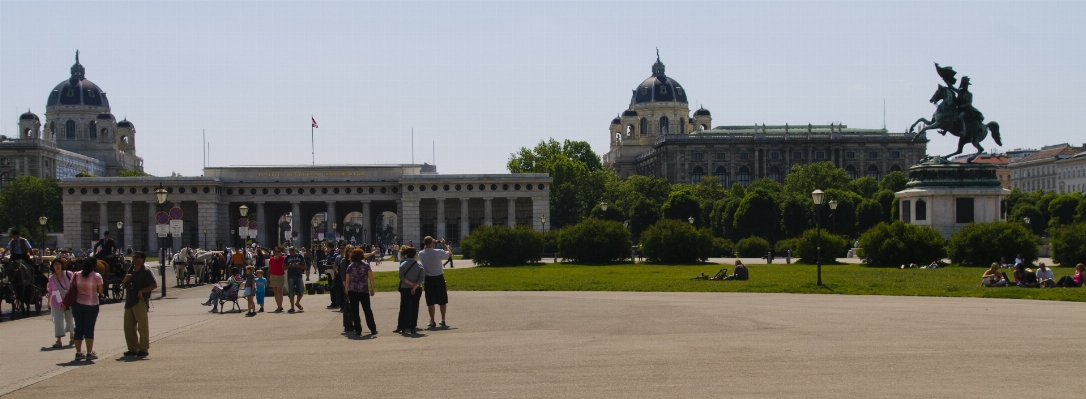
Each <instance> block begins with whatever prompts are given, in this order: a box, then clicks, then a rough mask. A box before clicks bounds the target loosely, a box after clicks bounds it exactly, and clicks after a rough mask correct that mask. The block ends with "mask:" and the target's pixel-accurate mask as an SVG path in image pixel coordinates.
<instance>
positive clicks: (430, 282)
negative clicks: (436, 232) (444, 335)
mask: <svg viewBox="0 0 1086 399" xmlns="http://www.w3.org/2000/svg"><path fill="white" fill-rule="evenodd" d="M422 246H423V250H422V251H419V263H422V268H423V269H425V270H426V280H425V282H426V285H425V290H423V293H425V294H426V308H427V309H428V310H429V311H430V324H429V327H436V326H437V324H436V323H434V305H438V306H440V307H441V326H442V327H447V326H448V325H447V324H445V305H447V304H448V303H449V291H448V289H447V288H446V287H445V273H444V270H442V261H443V260H445V259H447V258H449V257H451V256H452V253H451V252H449V246H448V245H446V244H445V239H442V240H441V246H442V247H443V248H444V249H437V248H434V238H433V237H430V236H426V238H423V239H422Z"/></svg>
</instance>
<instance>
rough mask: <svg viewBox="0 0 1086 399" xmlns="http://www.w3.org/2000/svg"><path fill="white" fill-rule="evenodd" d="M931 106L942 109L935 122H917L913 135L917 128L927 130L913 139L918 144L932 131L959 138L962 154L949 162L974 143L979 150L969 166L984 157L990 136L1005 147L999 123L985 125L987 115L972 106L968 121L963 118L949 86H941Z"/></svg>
mask: <svg viewBox="0 0 1086 399" xmlns="http://www.w3.org/2000/svg"><path fill="white" fill-rule="evenodd" d="M928 102H930V103H932V104H935V103H938V105H937V106H936V108H935V114H934V115H932V117H931V120H930V121H929V120H927V119H925V118H920V119H917V120H916V122H914V123H913V124H912V126H909V133H913V131H914V130H915V128H916V126H917V125H919V124H921V123H923V124H924V126H923V127H922V128H921V129H920V130H919V131H917V132H916V134H915V135H913V140H916V138H917V136H920V134H921V133H924V132H926V131H928V130H931V129H939V134H946V133H950V134H952V135H955V136H958V137H959V139H958V150H957V151H955V152H953V153H951V154H949V155H947V156H946V157H947V158H950V157H952V156H955V155H958V154H961V153H962V148H964V147H965V144H966V143H972V144H973V147H975V148H976V149H977V153H976V154H973V155H971V156H970V157H969V161H968V162H973V160H974V159H976V158H977V157H978V156H980V154H982V153H984V147H982V146H981V145H980V142H981V141H984V139H985V138H987V137H988V132H991V133H992V140H995V142H996V144H998V145H1001V146H1002V145H1003V142H1002V138H1000V137H999V124H998V123H996V122H988V124H985V123H984V114H981V113H980V111H978V110H977V109H976V108H973V107H972V105H970V106H968V107H967V110H966V111H965V112H964V113H965V115H964V117H959V111H958V107H957V95H956V94H955V92H954V89H953V88H951V87H948V86H943V85H939V89H938V90H936V91H935V94H932V96H931V99H930V100H928Z"/></svg>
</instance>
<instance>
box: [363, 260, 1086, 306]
mask: <svg viewBox="0 0 1086 399" xmlns="http://www.w3.org/2000/svg"><path fill="white" fill-rule="evenodd" d="M721 267H728V270H729V273H730V272H731V271H732V265H683V266H670V265H664V266H658V265H644V264H637V265H631V264H625V265H608V266H593V265H577V264H541V265H529V266H517V267H475V268H468V269H446V270H445V279H446V281H447V282H448V286H449V289H450V290H455V291H645V292H649V291H655V292H785V293H807V294H816V293H817V294H849V295H905V296H947V297H978V298H1016V299H1044V300H1058V301H1081V302H1086V288H1045V289H1042V288H1018V287H1004V288H983V287H981V286H980V276H981V274H983V273H984V270H985V269H984V268H979V267H960V266H949V267H944V268H940V269H906V270H901V269H896V268H875V267H865V266H862V265H851V264H850V265H830V266H822V282H823V284H824V285H823V286H822V287H818V286H817V285H815V266H814V265H796V264H793V265H783V264H773V265H750V266H748V267H749V269H750V278H751V279H750V280H748V281H705V280H691V279H690V278H691V277H695V276H698V275H700V274H701V273H705V274H706V275H710V276H712V275H714V274H716V272H717V270H719V269H720V268H721ZM1004 270H1006V273H1007V275H1008V276H1009V275H1011V274H1012V273H1011V272H1012V270H1011V269H1004ZM1053 272H1054V274H1055V276H1056V279H1057V280H1059V278H1060V277H1061V276H1065V275H1071V274H1073V273H1074V269H1072V268H1053ZM374 275H375V277H376V284H377V286H378V289H379V290H382V291H394V290H395V287H396V273H395V272H377V273H374Z"/></svg>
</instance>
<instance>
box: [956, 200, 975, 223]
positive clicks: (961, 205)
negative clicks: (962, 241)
mask: <svg viewBox="0 0 1086 399" xmlns="http://www.w3.org/2000/svg"><path fill="white" fill-rule="evenodd" d="M954 205H955V206H954V214H955V217H954V223H973V199H972V198H955V199H954Z"/></svg>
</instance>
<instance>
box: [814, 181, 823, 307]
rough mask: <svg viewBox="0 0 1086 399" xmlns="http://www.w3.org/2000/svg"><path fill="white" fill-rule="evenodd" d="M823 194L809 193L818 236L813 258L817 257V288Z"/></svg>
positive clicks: (819, 278) (817, 191) (820, 275)
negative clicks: (812, 202) (813, 208)
mask: <svg viewBox="0 0 1086 399" xmlns="http://www.w3.org/2000/svg"><path fill="white" fill-rule="evenodd" d="M824 196H825V193H823V192H822V190H814V191H813V192H811V199H812V200H814V205H815V234H816V235H817V236H818V239H817V241H815V248H816V251H815V256H817V261H816V262H815V263H816V267H817V270H818V282H817V284H818V286H819V287H821V286H822V198H823V197H824Z"/></svg>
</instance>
